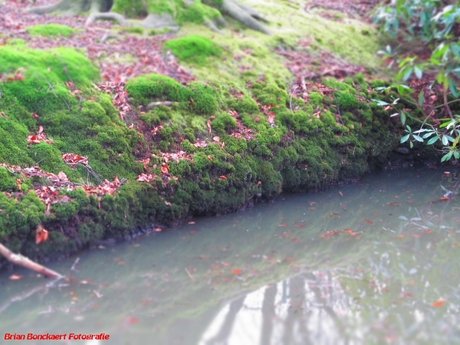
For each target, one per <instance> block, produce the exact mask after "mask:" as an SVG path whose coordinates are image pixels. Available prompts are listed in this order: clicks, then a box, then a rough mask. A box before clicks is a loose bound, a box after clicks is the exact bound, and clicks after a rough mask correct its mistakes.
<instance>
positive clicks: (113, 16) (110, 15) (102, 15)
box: [85, 12, 132, 26]
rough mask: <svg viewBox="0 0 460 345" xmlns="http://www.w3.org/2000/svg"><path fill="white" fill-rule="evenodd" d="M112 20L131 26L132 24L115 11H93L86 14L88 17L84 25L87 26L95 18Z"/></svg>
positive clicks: (95, 19)
mask: <svg viewBox="0 0 460 345" xmlns="http://www.w3.org/2000/svg"><path fill="white" fill-rule="evenodd" d="M100 19H102V20H113V21H116V22H118V24H120V25H121V26H132V24H131V23H130V22H129V21H128V20H126V18H125V17H124V16H123V15H121V14H119V13H115V12H93V13H91V14H90V15H89V16H88V19H86V23H85V25H86V26H88V25H90V24H92V23H94V22H95V21H97V20H100Z"/></svg>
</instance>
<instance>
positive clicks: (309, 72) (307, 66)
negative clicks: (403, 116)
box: [0, 0, 378, 82]
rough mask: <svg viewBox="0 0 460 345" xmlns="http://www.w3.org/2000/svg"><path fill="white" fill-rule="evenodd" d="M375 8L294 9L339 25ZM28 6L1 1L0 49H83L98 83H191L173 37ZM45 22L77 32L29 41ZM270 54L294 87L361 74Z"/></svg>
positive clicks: (357, 68)
mask: <svg viewBox="0 0 460 345" xmlns="http://www.w3.org/2000/svg"><path fill="white" fill-rule="evenodd" d="M53 2H55V1H53V0H38V1H36V2H35V4H34V6H41V5H46V4H49V3H53ZM377 3H378V1H377V0H367V1H366V0H341V1H330V2H326V3H325V2H323V1H321V0H312V1H309V2H307V3H306V4H304V3H303V2H301V4H300V5H299V4H298V5H299V6H300V7H299V8H301V10H304V11H305V12H306V13H314V14H315V15H318V16H321V17H323V18H325V19H328V20H333V21H334V22H338V23H339V24H340V22H344V21H346V20H347V19H348V18H352V19H354V20H359V21H363V22H367V23H371V22H372V18H371V12H372V10H373V8H374V6H375V5H376V4H377ZM28 6H30V4H29V3H28V2H24V1H19V0H6V1H5V2H4V3H3V4H0V9H1V10H0V26H1V27H2V32H1V34H0V45H2V44H5V43H6V42H7V41H8V40H11V39H22V40H25V41H26V42H27V45H28V46H29V47H30V48H39V49H47V48H54V47H61V46H71V47H75V48H80V49H84V50H85V51H86V52H87V55H88V57H89V58H90V59H91V60H92V61H93V62H94V63H95V64H96V65H97V66H98V67H99V68H100V70H101V75H102V78H103V80H104V81H111V82H120V81H126V80H128V79H130V78H133V77H136V76H139V75H142V74H146V73H158V74H163V75H167V76H170V77H172V78H174V79H176V80H178V81H181V82H187V81H190V80H193V79H195V76H194V75H193V73H192V72H191V71H190V70H189V69H187V68H184V67H183V66H181V65H180V64H179V63H178V62H177V60H175V59H171V58H170V57H169V56H167V55H166V54H165V52H164V50H163V44H164V42H165V41H167V40H169V39H171V38H173V37H176V35H175V34H164V35H155V36H150V35H146V34H140V35H139V34H130V33H128V32H127V31H124V30H123V29H120V26H118V25H117V24H114V23H112V22H108V21H98V22H95V23H92V24H91V25H89V26H85V21H86V17H85V16H70V17H69V16H51V15H36V14H31V13H27V12H25V11H24V8H25V7H28ZM302 7H303V9H302ZM50 23H54V24H61V25H66V26H70V27H72V28H75V29H77V32H76V34H74V35H72V36H70V37H62V36H61V37H47V36H32V35H30V33H29V32H28V31H27V30H26V29H27V28H28V27H32V26H35V25H40V24H50ZM114 29H115V34H114ZM113 38H115V39H113ZM310 38H311V37H309V36H308V35H306V36H305V37H304V38H303V39H300V40H299V42H298V47H299V48H302V47H306V46H309V45H310V44H311V39H310ZM275 51H276V53H277V54H279V55H281V56H283V57H284V58H285V60H284V61H285V66H286V67H287V68H288V69H289V70H290V71H291V72H292V73H293V74H294V75H295V76H296V77H297V78H296V79H297V81H298V82H301V81H302V80H305V79H309V80H312V79H315V78H321V77H325V76H331V77H335V78H339V79H340V78H344V77H347V76H351V75H354V74H356V73H360V72H366V67H365V66H364V65H359V64H354V63H350V62H349V61H347V59H344V58H343V57H340V56H337V55H336V54H334V52H331V51H327V50H324V51H321V53H320V54H315V55H312V54H310V53H308V52H305V51H302V49H299V50H290V49H289V50H286V49H284V48H283V47H281V46H280V47H277V48H276V50H275ZM235 54H236V53H235Z"/></svg>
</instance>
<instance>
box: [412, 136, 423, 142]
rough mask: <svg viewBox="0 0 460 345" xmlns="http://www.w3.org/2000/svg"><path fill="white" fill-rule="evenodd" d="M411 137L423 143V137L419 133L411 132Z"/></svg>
mask: <svg viewBox="0 0 460 345" xmlns="http://www.w3.org/2000/svg"><path fill="white" fill-rule="evenodd" d="M413 137H414V139H415V140H417V141H418V142H419V143H423V138H422V137H421V136H419V135H416V134H413Z"/></svg>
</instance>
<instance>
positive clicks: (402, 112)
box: [401, 111, 407, 125]
mask: <svg viewBox="0 0 460 345" xmlns="http://www.w3.org/2000/svg"><path fill="white" fill-rule="evenodd" d="M406 120H407V116H406V113H405V112H404V111H401V123H402V124H403V125H405V124H406Z"/></svg>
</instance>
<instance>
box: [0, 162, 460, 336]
mask: <svg viewBox="0 0 460 345" xmlns="http://www.w3.org/2000/svg"><path fill="white" fill-rule="evenodd" d="M454 183H455V181H452V180H449V179H448V178H445V177H444V178H443V172H442V171H434V170H426V169H425V170H423V169H422V170H409V171H399V172H391V173H381V174H377V175H370V176H367V177H365V178H364V179H362V180H361V181H360V182H359V183H358V184H353V185H347V186H341V187H338V188H335V189H332V190H329V191H326V192H321V193H315V194H313V193H312V194H306V195H285V196H284V197H283V198H280V199H278V200H276V201H275V202H274V203H271V204H265V205H258V206H257V207H255V208H254V209H252V210H249V211H247V212H245V213H238V214H233V215H227V216H223V217H216V218H206V219H194V220H193V221H192V222H191V223H190V224H185V225H184V226H181V227H179V228H177V229H174V230H171V231H167V232H161V233H157V234H154V235H150V236H147V237H143V238H138V239H136V240H135V241H132V242H130V243H125V244H120V245H115V246H112V247H109V246H107V247H105V248H104V247H100V248H99V249H97V250H93V251H89V252H86V253H83V254H81V255H80V256H79V260H78V262H77V258H76V257H74V258H71V259H69V260H67V261H64V262H60V263H54V264H50V265H49V266H50V267H51V268H53V269H55V270H57V271H60V272H62V273H65V274H68V275H69V276H71V278H72V279H71V282H70V283H66V282H64V281H57V282H53V281H50V280H45V279H43V278H40V277H37V276H36V275H35V274H33V273H29V272H28V271H25V270H22V269H16V270H14V272H8V273H3V274H1V275H0V337H2V338H1V339H2V341H0V343H2V344H4V343H5V344H8V343H11V344H22V343H24V344H49V343H53V344H144V343H145V344H147V343H148V344H154V345H156V344H165V345H173V344H185V345H217V344H229V345H233V344H235V345H244V344H248V345H254V344H260V345H270V344H273V345H276V344H282V345H283V344H285V345H288V344H299V345H300V344H302V345H303V344H315V345H316V344H334V345H335V344H386V343H389V344H454V343H460V310H459V308H460V289H459V284H460V264H459V262H460V260H459V257H460V213H459V208H460V196H459V197H457V198H455V197H454V198H453V199H452V200H450V201H447V200H439V198H440V197H441V196H442V195H443V194H445V193H446V190H448V189H449V188H451V187H452V185H453V184H454ZM444 188H445V189H446V190H445V189H444ZM433 201H434V202H433ZM72 266H73V269H71V268H72ZM13 273H14V274H17V275H22V276H23V278H22V279H20V280H10V279H9V277H10V276H11V275H12V274H13ZM29 333H30V334H31V337H37V336H38V335H44V336H46V335H47V334H50V335H55V336H58V335H62V336H61V338H62V339H63V338H65V339H66V340H65V341H64V340H62V341H60V340H56V341H46V340H43V341H40V340H27V336H28V334H29ZM101 333H104V335H103V336H109V340H91V341H90V340H75V339H74V338H75V337H77V338H78V337H79V336H81V337H83V336H82V335H91V334H92V335H94V336H95V335H100V334H101ZM71 334H73V335H72V339H71V340H69V338H70V337H71ZM23 336H24V337H25V338H26V340H15V341H13V340H11V341H8V340H6V339H5V337H6V338H8V337H10V338H14V337H16V339H21V337H23Z"/></svg>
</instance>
